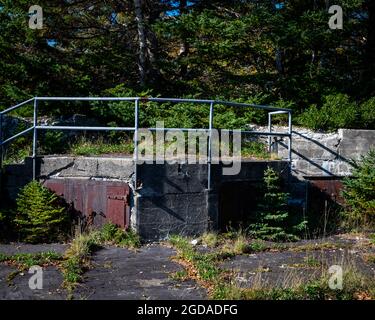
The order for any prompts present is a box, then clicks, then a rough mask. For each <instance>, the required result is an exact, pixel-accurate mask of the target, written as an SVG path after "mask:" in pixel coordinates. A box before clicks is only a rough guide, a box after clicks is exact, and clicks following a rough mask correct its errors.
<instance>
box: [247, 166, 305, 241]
mask: <svg viewBox="0 0 375 320" xmlns="http://www.w3.org/2000/svg"><path fill="white" fill-rule="evenodd" d="M287 199H288V194H287V193H285V192H282V191H281V189H280V177H279V175H278V173H277V172H275V170H273V169H272V168H270V167H268V168H267V170H266V171H265V173H264V196H263V199H262V200H261V201H260V203H259V204H258V206H257V210H256V212H255V217H254V220H255V221H254V223H251V224H250V225H249V227H248V230H249V234H250V235H251V236H253V237H254V238H258V239H264V240H272V241H286V240H297V239H298V234H299V233H301V232H302V231H303V229H304V228H305V226H306V221H301V222H299V223H298V224H295V225H293V224H291V220H290V216H289V212H288V208H287Z"/></svg>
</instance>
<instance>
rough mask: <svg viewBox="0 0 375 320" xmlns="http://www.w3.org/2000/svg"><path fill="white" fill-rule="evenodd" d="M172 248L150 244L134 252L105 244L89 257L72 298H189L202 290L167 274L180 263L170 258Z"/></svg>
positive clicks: (177, 269) (193, 283)
mask: <svg viewBox="0 0 375 320" xmlns="http://www.w3.org/2000/svg"><path fill="white" fill-rule="evenodd" d="M174 255H175V252H174V251H173V250H172V249H170V248H167V247H164V246H160V245H151V246H145V247H143V248H141V249H140V250H139V251H138V252H135V251H130V250H128V249H121V248H113V247H107V248H105V249H103V250H100V251H98V252H97V253H96V254H95V255H94V256H93V259H92V262H93V266H94V268H93V269H92V270H90V271H88V272H87V273H86V274H85V282H84V283H83V284H82V285H81V286H79V287H78V288H77V290H76V291H75V293H74V298H75V299H90V300H91V299H93V300H109V299H116V300H122V299H125V300H133V299H137V300H155V299H157V300H160V299H163V300H172V299H173V300H191V299H204V298H205V297H206V292H205V290H204V289H202V288H199V287H198V286H197V284H196V283H195V282H193V281H186V282H178V281H174V280H172V279H171V278H170V274H171V273H173V272H176V271H179V270H182V267H181V266H180V265H178V264H177V263H175V262H173V261H171V257H172V256H174Z"/></svg>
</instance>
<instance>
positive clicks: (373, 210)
mask: <svg viewBox="0 0 375 320" xmlns="http://www.w3.org/2000/svg"><path fill="white" fill-rule="evenodd" d="M353 164H354V166H355V169H354V170H353V172H352V175H351V176H350V177H346V178H345V179H344V190H343V196H344V198H345V200H346V203H347V209H346V219H347V223H348V224H349V226H351V227H373V226H374V225H375V150H371V151H369V153H368V154H367V155H365V156H361V159H360V161H354V162H353Z"/></svg>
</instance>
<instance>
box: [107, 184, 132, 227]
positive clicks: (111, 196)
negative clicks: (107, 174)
mask: <svg viewBox="0 0 375 320" xmlns="http://www.w3.org/2000/svg"><path fill="white" fill-rule="evenodd" d="M128 200H129V187H128V186H107V219H108V220H110V221H112V222H113V223H115V224H117V225H119V226H121V227H123V228H128V227H129V203H128V202H129V201H128Z"/></svg>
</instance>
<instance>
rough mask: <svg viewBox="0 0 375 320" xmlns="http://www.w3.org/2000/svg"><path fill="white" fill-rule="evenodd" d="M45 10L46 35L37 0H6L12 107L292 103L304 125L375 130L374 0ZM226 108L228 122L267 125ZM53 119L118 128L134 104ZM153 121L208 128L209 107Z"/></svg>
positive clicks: (91, 0) (55, 110)
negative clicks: (120, 99)
mask: <svg viewBox="0 0 375 320" xmlns="http://www.w3.org/2000/svg"><path fill="white" fill-rule="evenodd" d="M328 4H336V5H341V6H342V7H343V10H344V21H343V29H342V30H331V29H329V27H328V20H329V18H330V14H329V13H328V6H327V5H328ZM38 5H40V6H41V7H42V8H43V14H44V20H43V29H41V30H33V29H30V28H29V27H28V20H29V18H30V17H29V15H28V9H29V6H30V2H29V1H25V0H12V1H10V0H0V31H1V32H0V55H1V59H0V108H5V107H7V106H10V105H11V104H13V103H15V102H19V101H21V100H24V99H26V98H28V97H31V96H83V95H84V96H87V95H115V94H118V95H119V94H121V95H154V96H158V95H162V96H172V97H177V96H185V97H193V96H194V97H200V98H217V99H226V100H236V101H241V102H257V103H269V104H276V105H279V106H288V107H291V108H293V110H294V111H295V112H296V114H297V115H298V114H301V113H302V116H301V117H300V118H299V122H300V123H301V124H305V125H308V126H310V127H314V128H319V129H336V128H337V127H339V126H348V127H358V128H375V119H374V118H375V116H374V100H373V99H374V88H375V80H374V76H373V74H374V71H375V68H374V64H375V59H374V52H375V37H374V34H375V31H374V29H373V27H372V26H373V25H375V23H374V16H375V4H374V2H373V1H371V0H337V1H335V2H334V3H331V2H328V1H326V0H315V1H310V0H296V1H289V0H287V1H283V2H281V1H280V2H279V1H273V0H248V1H240V0H214V1H207V0H190V1H187V0H185V1H183V0H181V1H174V0H173V1H172V0H133V1H130V0H129V1H116V0H110V1H105V2H103V1H97V0H79V1H78V0H69V1H67V0H65V1H51V0H41V1H38ZM119 85H120V87H118V86H119ZM304 110H307V111H306V113H303V111H304ZM218 111H219V112H218V113H219V115H220V116H217V118H216V119H215V121H216V125H218V126H223V125H227V124H228V123H229V124H230V126H242V124H243V123H246V122H248V121H254V122H262V121H263V120H264V119H265V118H264V116H263V115H261V114H260V115H254V114H253V113H246V114H245V111H242V110H241V111H239V110H232V109H228V108H224V107H218ZM355 111H357V112H355ZM41 112H43V113H45V114H51V113H52V114H54V115H55V114H71V113H72V112H80V113H86V114H93V115H97V116H98V115H102V116H103V118H102V117H100V119H102V120H103V121H106V122H107V123H111V122H125V123H127V122H128V118H129V119H130V118H132V117H131V112H130V111H129V110H128V107H127V106H126V104H111V105H110V106H109V108H108V109H107V108H103V106H102V105H98V104H90V105H88V104H85V103H76V104H72V105H69V104H68V103H65V104H56V103H55V104H48V103H44V104H43V105H42V106H41ZM322 114H324V116H323V118H322V119H321V118H320V115H322ZM177 115H178V116H177ZM143 116H144V119H149V118H152V120H153V121H154V120H156V119H159V118H160V117H166V118H167V122H168V125H173V124H176V125H189V126H190V125H197V126H198V125H202V123H203V119H207V110H197V109H194V107H193V106H189V107H188V108H187V107H186V106H179V107H177V109H173V111H172V110H170V108H169V106H163V107H162V108H160V109H157V110H156V111H155V110H154V108H151V107H150V108H148V109H147V110H146V111H145V113H144V114H143ZM146 116H147V117H148V118H147V117H146ZM235 119H236V120H235ZM204 121H206V120H204Z"/></svg>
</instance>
